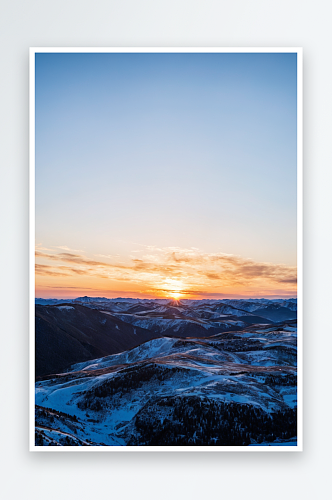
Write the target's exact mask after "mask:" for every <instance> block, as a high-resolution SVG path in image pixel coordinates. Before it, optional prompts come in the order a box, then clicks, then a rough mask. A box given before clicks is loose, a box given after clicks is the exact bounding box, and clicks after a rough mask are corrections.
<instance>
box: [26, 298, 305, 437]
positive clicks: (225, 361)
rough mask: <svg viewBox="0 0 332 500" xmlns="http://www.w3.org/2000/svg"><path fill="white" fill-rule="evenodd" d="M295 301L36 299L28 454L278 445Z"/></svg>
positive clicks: (291, 418) (293, 396)
mask: <svg viewBox="0 0 332 500" xmlns="http://www.w3.org/2000/svg"><path fill="white" fill-rule="evenodd" d="M296 365H297V326H296V299H288V300H273V301H272V300H267V299H251V300H238V301H236V300H202V301H194V300H181V301H175V300H173V301H168V300H164V299H161V300H142V299H104V298H91V297H81V298H78V299H74V300H71V301H68V300H67V301H55V300H53V301H47V300H45V299H37V300H36V409H35V412H36V428H35V431H36V445H37V446H42V445H43V446H45V445H51V446H174V445H176V446H194V445H195V446H201V445H207V446H248V445H252V446H256V445H259V446H265V445H271V444H272V445H277V446H287V445H291V446H293V445H295V444H296V434H297V413H296V409H297V369H296Z"/></svg>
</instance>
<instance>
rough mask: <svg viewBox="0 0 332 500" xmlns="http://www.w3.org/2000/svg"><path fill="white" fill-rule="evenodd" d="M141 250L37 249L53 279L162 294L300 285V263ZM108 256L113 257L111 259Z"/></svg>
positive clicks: (41, 270) (40, 270) (41, 271)
mask: <svg viewBox="0 0 332 500" xmlns="http://www.w3.org/2000/svg"><path fill="white" fill-rule="evenodd" d="M140 254H141V255H140V256H139V257H138V256H137V257H136V256H131V258H130V260H128V262H127V263H124V262H123V261H121V262H120V261H119V260H117V259H118V256H116V255H114V256H112V255H107V256H106V255H104V256H102V255H100V258H99V259H98V260H96V259H93V258H88V257H85V256H82V255H79V254H77V253H75V252H72V251H71V252H60V253H55V252H54V251H51V250H48V251H41V249H40V248H38V247H37V249H36V261H37V264H36V273H37V274H38V275H41V276H45V277H47V276H48V277H50V278H53V279H54V278H56V277H64V276H66V277H69V276H71V277H75V276H77V277H78V276H83V277H84V276H85V277H86V278H91V277H94V278H96V277H98V278H104V279H108V280H110V281H113V282H114V281H119V282H126V283H132V284H136V285H140V286H142V288H144V290H146V291H149V293H157V294H165V293H167V292H172V291H173V292H174V291H177V292H180V293H181V294H183V295H186V294H187V295H190V294H196V295H200V294H206V293H207V290H210V291H211V293H219V294H220V293H221V294H222V293H224V291H225V290H231V289H237V290H240V289H241V290H245V289H246V290H262V291H263V290H264V291H269V290H273V289H276V287H278V289H281V290H284V291H285V293H286V292H287V291H292V292H294V290H295V287H296V281H297V272H296V267H290V266H286V265H284V264H274V263H267V262H255V261H253V260H251V259H247V258H244V257H240V256H237V255H229V254H223V253H206V252H202V251H200V250H199V249H197V248H189V249H183V248H178V247H164V248H157V247H151V246H149V247H145V248H143V249H142V250H141V251H140ZM102 258H103V259H106V258H107V260H108V262H105V260H102ZM47 261H48V262H49V264H48V263H46V262H47ZM51 263H52V264H51ZM50 264H51V265H50Z"/></svg>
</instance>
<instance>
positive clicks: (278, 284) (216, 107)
mask: <svg viewBox="0 0 332 500" xmlns="http://www.w3.org/2000/svg"><path fill="white" fill-rule="evenodd" d="M35 63H36V73H35V95H36V107H35V119H36V129H35V133H36V160H35V176H36V296H37V297H45V298H49V297H57V298H67V297H78V296H81V295H90V296H104V297H146V298H153V297H176V298H228V297H232V298H237V297H238V298H240V297H267V298H276V297H285V298H287V297H294V296H296V275H297V273H296V255H297V251H296V250H297V249H296V236H297V228H296V218H297V214H296V206H297V200H296V189H297V175H296V174H297V157H296V152H297V130H296V124H297V109H296V101H297V92H296V88H297V75H296V54H292V53H280V54H279V53H271V54H268V53H243V54H241V53H237V54H236V53H228V54H226V53H165V54H161V53H159V54H153V53H140V54H139V53H127V54H125V53H118V54H116V53H99V54H98V53H89V54H87V53H58V54H57V53H38V54H36V60H35Z"/></svg>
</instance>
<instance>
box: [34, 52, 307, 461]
mask: <svg viewBox="0 0 332 500" xmlns="http://www.w3.org/2000/svg"><path fill="white" fill-rule="evenodd" d="M42 52H43V53H56V52H58V53H70V52H73V53H140V52H141V53H177V52H178V53H278V52H279V53H290V52H291V53H296V54H297V276H298V283H297V287H298V288H297V321H298V325H297V326H298V330H297V332H298V335H297V361H298V363H297V403H298V405H297V446H130V447H127V446H103V447H101V446H87V447H85V446H83V447H80V446H63V447H53V446H52V447H47V446H46V447H44V446H35V425H34V421H35V54H36V53H42ZM29 71H30V73H29V188H30V193H29V221H30V222H29V337H30V339H29V450H30V451H38V452H62V451H71V452H77V451H82V452H91V451H103V452H104V451H107V452H114V451H121V452H146V451H154V452H156V451H157V452H162V451H168V452H174V451H180V452H192V451H194V452H205V451H209V452H220V451H222V452H224V451H225V452H228V451H233V452H238V451H245V452H262V451H263V452H285V451H293V452H296V451H297V452H298V451H303V51H302V47H30V63H29Z"/></svg>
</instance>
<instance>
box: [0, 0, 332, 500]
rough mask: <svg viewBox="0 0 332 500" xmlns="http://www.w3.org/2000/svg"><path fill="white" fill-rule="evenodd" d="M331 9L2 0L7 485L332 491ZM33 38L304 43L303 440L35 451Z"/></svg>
mask: <svg viewBox="0 0 332 500" xmlns="http://www.w3.org/2000/svg"><path fill="white" fill-rule="evenodd" d="M330 14H331V13H330V7H329V2H327V1H326V0H325V1H324V0H316V1H313V0H311V1H307V2H303V1H299V0H297V1H292V0H279V1H278V2H276V1H268V0H265V1H262V0H261V1H260V0H251V1H250V0H228V1H213V0H204V1H197V0H167V1H165V0H162V1H158V0H146V1H137V0H121V1H120V0H117V1H115V0H94V1H91V0H57V1H53V0H49V1H46V0H34V1H33V0H2V2H1V6H0V37H1V80H0V81H1V93H0V101H1V105H0V110H1V112H0V127H1V128H0V137H1V148H0V155H1V163H0V165H1V184H0V208H1V212H0V213H1V233H0V234H1V246H0V253H1V259H0V262H1V297H0V304H1V312H2V314H1V317H2V323H1V340H2V342H1V347H2V349H1V354H0V367H1V412H0V419H1V422H0V431H1V452H0V453H1V457H0V458H1V464H0V466H1V467H0V471H1V476H2V480H1V482H0V492H1V495H2V498H4V499H6V500H8V499H16V498H24V499H30V498H31V499H34V500H39V499H45V498H47V499H48V500H52V499H59V498H64V499H69V498H70V499H75V498H80V499H85V498H87V499H88V498H89V499H90V498H92V497H95V498H101V497H104V496H106V497H110V498H118V499H121V500H122V499H127V498H128V499H129V498H132V497H135V498H148V499H150V498H151V499H152V498H156V497H157V498H159V499H166V498H167V499H168V498H170V497H173V498H176V499H178V498H181V499H182V498H185V499H187V498H190V499H198V498H199V499H206V498H209V497H219V498H222V497H227V498H232V499H240V498H241V499H243V498H246V499H249V500H250V499H253V498H262V499H263V498H266V497H267V496H268V497H269V499H271V500H274V499H278V500H279V499H280V498H283V499H290V498H292V499H293V498H296V497H300V496H306V494H307V495H308V497H309V498H310V497H313V496H315V497H316V498H320V499H325V498H329V496H330V494H331V487H330V477H329V476H330V464H331V449H330V448H331V429H330V422H331V399H330V382H329V364H330V363H329V361H330V357H331V352H332V346H331V335H332V334H331V328H330V324H331V319H330V315H331V311H330V307H329V305H330V282H331V265H330V249H331V224H330V215H329V213H330V209H331V194H330V191H331V164H332V162H331V116H332V109H331V108H332V100H331V88H332V85H331V84H332V81H331V71H332V69H331V68H332V65H331V48H332V44H331V42H332V35H331V15H330ZM29 46H64V47H65V46H184V47H186V46H207V47H208V46H224V47H226V46H235V47H236V46H271V47H272V46H279V47H281V46H302V47H303V49H304V123H305V126H304V158H305V164H304V199H305V208H304V221H305V224H304V229H305V230H304V250H305V266H304V267H305V273H304V279H305V294H304V323H305V331H304V349H305V357H304V367H305V369H304V385H305V400H304V429H305V435H304V438H305V439H304V452H303V453H275V454H266V453H255V454H253V453H218V454H216V453H211V454H208V453H203V454H193V453H191V454H190V453H179V454H174V453H169V454H156V453H152V454H148V453H145V454H143V453H132V454H120V453H118V454H112V453H90V454H85V453H66V454H64V453H56V454H50V453H48V454H46V453H39V454H37V453H34V454H32V453H29V452H28V48H29Z"/></svg>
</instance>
